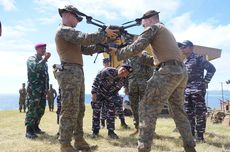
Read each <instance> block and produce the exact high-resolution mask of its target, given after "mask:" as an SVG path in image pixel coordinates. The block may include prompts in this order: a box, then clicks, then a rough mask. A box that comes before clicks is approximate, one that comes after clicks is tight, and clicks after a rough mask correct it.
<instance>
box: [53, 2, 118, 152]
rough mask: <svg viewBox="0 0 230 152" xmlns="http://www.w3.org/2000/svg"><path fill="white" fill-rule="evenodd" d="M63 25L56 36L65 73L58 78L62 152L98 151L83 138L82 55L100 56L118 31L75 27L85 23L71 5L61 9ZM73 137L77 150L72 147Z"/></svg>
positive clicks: (83, 85) (83, 91)
mask: <svg viewBox="0 0 230 152" xmlns="http://www.w3.org/2000/svg"><path fill="white" fill-rule="evenodd" d="M59 15H60V16H61V18H62V24H61V25H60V27H59V28H58V30H57V32H56V36H55V42H56V48H57V52H58V55H59V57H60V61H61V63H62V66H63V70H61V71H57V72H56V73H55V77H56V79H57V81H58V84H59V87H60V89H61V105H62V108H61V115H60V124H59V133H60V136H59V142H60V144H61V147H60V150H61V152H74V151H76V150H90V149H95V148H96V147H97V146H96V145H89V144H88V143H87V142H86V141H85V139H84V137H83V135H84V132H83V117H84V113H85V83H84V71H83V59H82V54H85V55H92V54H93V53H97V50H101V49H103V48H99V47H100V46H98V45H94V44H98V43H103V42H106V37H111V36H116V34H115V32H116V31H117V30H111V29H109V27H108V28H106V29H105V30H101V31H100V32H97V33H92V34H88V33H82V32H80V31H77V30H75V29H74V28H75V27H76V26H77V24H78V23H80V22H81V21H82V19H83V18H82V17H81V16H80V15H79V11H78V9H77V8H76V7H74V6H72V5H67V6H65V7H64V8H63V9H59ZM72 137H73V138H74V147H73V146H72V145H71V140H72Z"/></svg>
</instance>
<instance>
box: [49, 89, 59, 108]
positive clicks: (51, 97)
mask: <svg viewBox="0 0 230 152" xmlns="http://www.w3.org/2000/svg"><path fill="white" fill-rule="evenodd" d="M56 96H57V92H56V90H55V89H53V88H50V89H49V90H48V92H47V100H48V105H49V110H50V111H53V110H54V99H55V98H56Z"/></svg>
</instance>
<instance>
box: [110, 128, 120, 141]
mask: <svg viewBox="0 0 230 152" xmlns="http://www.w3.org/2000/svg"><path fill="white" fill-rule="evenodd" d="M108 137H109V138H111V139H119V137H118V135H117V134H116V133H115V132H114V131H113V130H109V132H108Z"/></svg>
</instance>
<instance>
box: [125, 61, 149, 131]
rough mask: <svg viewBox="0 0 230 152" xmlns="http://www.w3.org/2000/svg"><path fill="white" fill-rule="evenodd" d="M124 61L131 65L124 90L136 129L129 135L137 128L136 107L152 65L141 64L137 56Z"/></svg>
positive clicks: (143, 91)
mask: <svg viewBox="0 0 230 152" xmlns="http://www.w3.org/2000/svg"><path fill="white" fill-rule="evenodd" d="M126 63H127V64H129V65H131V66H132V67H133V69H134V70H133V72H132V73H131V74H130V75H129V76H128V86H126V87H125V92H126V93H127V94H128V97H129V101H130V103H131V108H132V112H133V121H134V126H135V128H136V130H135V131H134V133H132V134H131V135H136V134H137V133H138V128H139V117H138V107H139V103H140V101H141V98H142V97H143V95H144V93H145V88H146V84H147V80H148V79H149V78H150V77H151V76H152V74H153V67H151V66H148V65H143V64H141V63H140V61H139V57H132V58H129V59H127V60H126Z"/></svg>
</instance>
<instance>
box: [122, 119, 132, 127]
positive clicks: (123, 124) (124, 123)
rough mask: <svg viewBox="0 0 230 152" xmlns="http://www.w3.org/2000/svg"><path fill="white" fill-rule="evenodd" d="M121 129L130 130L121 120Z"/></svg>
mask: <svg viewBox="0 0 230 152" xmlns="http://www.w3.org/2000/svg"><path fill="white" fill-rule="evenodd" d="M121 127H122V128H124V129H130V127H129V126H128V125H127V124H126V122H125V120H123V119H121Z"/></svg>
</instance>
